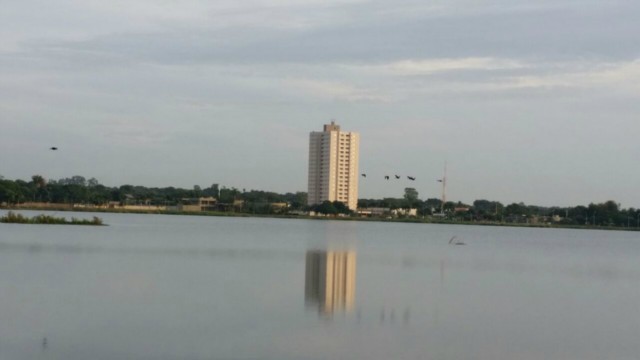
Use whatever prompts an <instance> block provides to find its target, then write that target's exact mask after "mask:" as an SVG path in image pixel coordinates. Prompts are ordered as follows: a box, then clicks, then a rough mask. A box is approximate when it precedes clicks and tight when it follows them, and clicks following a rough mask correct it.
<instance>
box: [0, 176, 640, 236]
mask: <svg viewBox="0 0 640 360" xmlns="http://www.w3.org/2000/svg"><path fill="white" fill-rule="evenodd" d="M198 197H214V198H216V199H217V201H218V203H220V204H229V205H232V206H230V207H228V208H229V209H233V211H240V212H246V213H255V214H271V213H278V212H280V213H282V212H290V211H294V210H298V211H315V212H318V213H323V214H328V215H335V214H345V215H353V212H352V211H351V210H349V208H348V207H347V206H346V205H345V204H343V203H341V202H339V201H334V202H329V201H325V202H323V203H322V204H316V205H312V206H307V194H306V193H305V192H296V193H284V194H279V193H276V192H269V191H262V190H246V189H238V188H235V187H226V186H220V185H219V184H212V185H210V186H208V187H204V188H203V187H200V186H198V185H195V186H194V187H193V188H192V189H183V188H176V187H164V188H159V187H145V186H135V185H121V186H118V187H110V186H105V185H102V184H100V182H99V181H98V180H97V179H95V178H89V179H86V178H85V177H83V176H79V175H76V176H72V177H69V178H62V179H58V180H47V179H45V178H44V177H43V176H40V175H33V176H32V177H31V179H30V180H29V181H25V180H20V179H18V180H8V179H4V178H3V177H1V176H0V204H5V205H9V206H10V205H13V204H20V203H25V202H46V203H62V204H88V205H97V206H100V205H106V204H108V203H111V202H116V203H118V204H121V205H125V204H131V205H156V206H172V205H177V204H179V203H181V202H182V201H183V200H184V199H191V198H198ZM274 203H286V206H284V207H274V206H273V204H274ZM358 208H383V209H389V210H393V209H406V208H415V209H417V213H418V216H419V217H425V216H440V217H443V218H446V219H450V220H456V221H486V222H512V223H513V222H516V223H525V222H533V221H541V222H551V221H552V222H555V223H560V224H564V225H589V226H613V227H640V209H634V208H628V209H623V208H621V206H620V204H618V203H617V202H615V201H612V200H610V201H606V202H604V203H591V204H589V205H586V206H583V205H578V206H569V207H558V206H551V207H543V206H536V205H526V204H524V203H512V204H507V205H505V204H502V203H501V202H499V201H491V200H484V199H482V200H475V201H474V202H473V203H472V204H465V203H462V202H453V201H447V202H445V203H444V204H443V203H442V201H441V200H440V199H437V198H428V199H426V200H421V199H420V198H419V194H418V192H417V191H416V190H415V189H414V188H405V191H404V196H403V197H401V198H383V199H360V200H359V201H358Z"/></svg>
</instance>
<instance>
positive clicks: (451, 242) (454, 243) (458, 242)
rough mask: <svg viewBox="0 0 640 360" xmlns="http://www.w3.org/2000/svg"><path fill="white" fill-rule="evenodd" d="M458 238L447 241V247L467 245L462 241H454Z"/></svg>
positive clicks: (454, 237)
mask: <svg viewBox="0 0 640 360" xmlns="http://www.w3.org/2000/svg"><path fill="white" fill-rule="evenodd" d="M457 238H458V237H457V236H453V237H451V239H449V245H452V244H453V245H467V244H465V243H464V242H462V241H459V240H456V239H457ZM453 240H456V242H453Z"/></svg>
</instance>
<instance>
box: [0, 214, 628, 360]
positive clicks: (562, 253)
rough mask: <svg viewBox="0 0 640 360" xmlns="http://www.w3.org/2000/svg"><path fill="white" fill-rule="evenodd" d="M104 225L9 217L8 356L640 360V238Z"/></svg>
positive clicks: (475, 230) (316, 225)
mask: <svg viewBox="0 0 640 360" xmlns="http://www.w3.org/2000/svg"><path fill="white" fill-rule="evenodd" d="M22 213H25V214H28V215H33V214H36V213H32V212H28V211H23V212H22ZM2 214H4V212H2ZM56 215H58V216H66V217H67V218H69V217H71V216H76V217H81V218H89V217H91V214H88V213H77V214H73V213H65V212H60V213H57V214H56ZM98 216H99V217H102V218H103V219H104V221H105V223H107V224H109V226H105V227H91V226H62V225H51V226H50V225H17V224H0V359H2V360H13V359H19V360H22V359H25V360H26V359H29V360H31V359H60V360H62V359H64V360H85V359H94V360H100V359H149V360H151V359H160V360H165V359H166V360H169V359H176V360H177V359H180V360H201V359H242V360H245V359H246V360H253V359H274V360H275V359H285V360H286V359H385V360H387V359H461V360H462V359H487V360H489V359H491V360H496V359H510V360H511V359H524V360H528V359H531V360H534V359H535V360H539V359H562V360H570V359H576V360H578V359H579V360H589V359H593V360H603V359H608V360H611V359H638V358H640V341H639V340H638V339H639V337H638V335H639V334H640V261H638V260H639V259H640V241H639V240H640V233H634V232H622V231H586V230H564V229H535V228H508V227H481V226H449V225H435V224H397V223H376V222H351V221H310V220H294V219H292V220H288V219H259V218H223V217H197V216H166V215H134V214H99V215H98ZM454 236H455V237H456V238H455V239H454V242H455V241H462V242H464V243H466V245H465V246H457V245H450V244H449V240H450V239H451V238H452V237H454Z"/></svg>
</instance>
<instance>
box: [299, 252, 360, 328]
mask: <svg viewBox="0 0 640 360" xmlns="http://www.w3.org/2000/svg"><path fill="white" fill-rule="evenodd" d="M304 295H305V302H306V304H307V305H308V306H314V307H316V306H317V307H318V311H319V312H320V313H321V314H324V315H331V314H333V313H334V312H335V311H337V310H344V311H349V310H351V309H352V308H353V304H354V300H355V295H356V253H355V252H353V251H321V250H314V251H307V258H306V271H305V289H304Z"/></svg>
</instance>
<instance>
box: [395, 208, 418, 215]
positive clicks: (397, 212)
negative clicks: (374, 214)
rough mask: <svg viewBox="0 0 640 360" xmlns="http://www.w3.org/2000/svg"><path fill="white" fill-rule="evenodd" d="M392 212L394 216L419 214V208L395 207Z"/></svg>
mask: <svg viewBox="0 0 640 360" xmlns="http://www.w3.org/2000/svg"><path fill="white" fill-rule="evenodd" d="M391 214H392V215H394V216H418V209H415V208H412V209H393V210H391Z"/></svg>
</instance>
